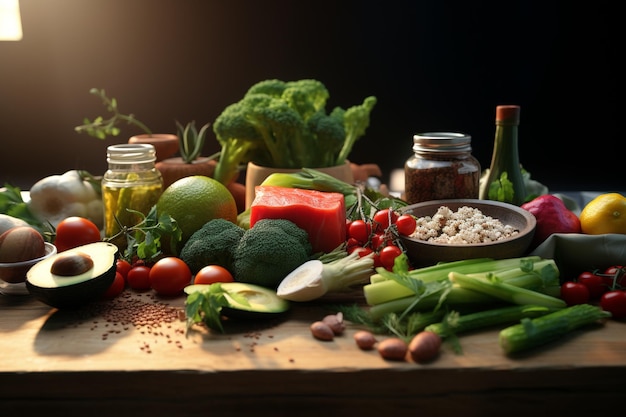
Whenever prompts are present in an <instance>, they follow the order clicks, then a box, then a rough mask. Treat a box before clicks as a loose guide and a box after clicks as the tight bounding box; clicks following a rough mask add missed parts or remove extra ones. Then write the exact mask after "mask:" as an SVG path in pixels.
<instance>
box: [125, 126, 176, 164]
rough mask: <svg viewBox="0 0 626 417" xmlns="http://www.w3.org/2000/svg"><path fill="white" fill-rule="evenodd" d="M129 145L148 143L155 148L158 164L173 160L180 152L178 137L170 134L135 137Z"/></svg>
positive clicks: (129, 140)
mask: <svg viewBox="0 0 626 417" xmlns="http://www.w3.org/2000/svg"><path fill="white" fill-rule="evenodd" d="M128 143H146V144H150V145H152V146H154V149H155V150H156V158H157V159H156V160H157V162H159V161H163V160H164V159H167V158H171V157H172V156H174V155H175V154H176V152H178V136H176V135H172V134H170V133H153V134H152V135H148V134H143V135H135V136H133V137H131V138H130V139H128Z"/></svg>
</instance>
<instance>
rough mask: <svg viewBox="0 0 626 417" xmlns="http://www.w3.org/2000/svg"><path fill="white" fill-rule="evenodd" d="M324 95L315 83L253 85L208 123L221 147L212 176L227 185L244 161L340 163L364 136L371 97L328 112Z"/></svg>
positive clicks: (284, 164) (297, 164) (312, 165)
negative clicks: (240, 97) (361, 102)
mask: <svg viewBox="0 0 626 417" xmlns="http://www.w3.org/2000/svg"><path fill="white" fill-rule="evenodd" d="M329 96H330V95H329V92H328V89H327V88H326V87H325V86H324V84H323V83H322V82H320V81H318V80H314V79H302V80H296V81H287V82H285V81H281V80H277V79H270V80H264V81H260V82H258V83H256V84H254V85H253V86H252V87H250V88H249V89H248V91H247V92H246V94H245V95H244V97H243V98H242V99H241V100H240V101H238V102H237V103H234V104H231V105H230V106H227V107H226V108H225V109H224V111H223V112H222V113H221V114H220V115H219V116H218V117H217V119H216V120H215V122H214V123H213V131H214V132H215V135H216V136H217V140H218V142H219V143H220V145H221V146H222V149H221V151H220V157H219V160H218V162H217V166H216V167H215V173H214V174H213V177H214V178H215V179H216V180H217V181H220V182H221V183H223V184H227V183H228V182H229V181H232V179H233V178H234V177H235V176H236V174H237V173H238V172H239V170H240V168H241V166H242V165H244V164H247V163H249V162H254V163H255V164H257V165H261V166H266V167H272V168H287V169H301V168H324V167H331V166H335V165H342V164H344V163H345V161H346V159H347V156H348V154H349V153H350V151H351V149H352V147H353V145H354V143H355V142H356V140H357V139H358V138H359V137H361V136H363V135H364V134H365V130H366V128H367V127H368V125H369V115H370V113H371V111H372V109H373V107H374V104H375V103H376V98H375V97H373V96H370V97H367V98H366V99H365V100H364V102H363V104H360V105H356V106H353V107H350V108H348V109H346V110H344V109H341V108H337V109H335V110H333V112H332V113H330V114H328V113H327V112H326V103H327V101H328V99H329ZM340 125H341V126H340Z"/></svg>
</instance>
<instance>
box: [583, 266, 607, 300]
mask: <svg viewBox="0 0 626 417" xmlns="http://www.w3.org/2000/svg"><path fill="white" fill-rule="evenodd" d="M577 282H580V283H581V284H583V285H584V286H585V287H587V289H588V290H589V297H590V299H591V300H597V299H599V298H600V297H601V296H602V294H604V293H605V292H606V291H607V290H608V287H607V286H606V284H605V282H604V279H603V278H602V277H601V276H600V275H596V274H594V273H593V272H590V271H583V272H581V273H580V274H579V275H578V279H577Z"/></svg>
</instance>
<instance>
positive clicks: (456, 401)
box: [0, 290, 626, 417]
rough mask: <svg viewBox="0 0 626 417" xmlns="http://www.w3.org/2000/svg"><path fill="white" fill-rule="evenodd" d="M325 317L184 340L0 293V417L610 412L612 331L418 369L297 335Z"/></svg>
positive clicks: (472, 339) (625, 335) (473, 348)
mask: <svg viewBox="0 0 626 417" xmlns="http://www.w3.org/2000/svg"><path fill="white" fill-rule="evenodd" d="M126 291H127V295H126V297H125V298H122V299H120V300H124V301H123V302H137V303H140V304H142V305H144V304H145V305H146V306H154V304H156V305H158V306H162V309H164V310H165V309H166V308H167V309H168V314H170V313H171V314H173V315H176V312H177V311H179V310H181V311H182V307H183V303H184V298H183V297H182V296H181V297H179V298H176V299H170V300H158V299H155V298H154V296H153V295H152V294H151V293H129V291H130V290H126ZM118 301H119V300H118ZM119 302H120V303H121V305H122V306H123V302H122V301H119ZM331 306H332V305H329V304H320V303H318V304H298V305H295V306H294V308H293V309H292V310H291V312H290V313H289V314H288V315H287V316H285V317H284V318H282V319H281V320H273V321H270V322H266V323H262V322H258V321H257V322H236V323H235V322H228V323H226V330H227V332H226V334H216V333H212V332H208V331H206V330H205V329H203V328H196V329H194V330H193V331H191V332H190V333H188V334H185V322H184V320H181V319H180V318H176V319H175V320H174V321H171V322H169V323H166V322H164V323H161V324H157V325H152V326H148V325H140V324H138V323H137V320H138V319H129V321H130V322H131V324H120V323H116V322H115V319H116V318H117V319H119V317H118V316H119V314H120V311H119V310H120V309H117V310H114V309H111V310H109V311H105V312H100V313H98V314H95V313H94V311H95V309H94V308H92V307H90V308H88V309H83V310H80V311H71V312H65V311H58V310H56V309H53V308H50V307H48V306H46V305H44V304H42V303H40V302H38V301H36V300H34V299H32V298H31V297H30V296H28V295H24V296H2V295H0V415H2V416H12V415H33V413H34V412H36V411H37V412H41V411H45V414H41V415H45V416H71V415H76V416H93V415H112V416H119V415H135V416H136V415H150V416H154V415H170V416H186V415H194V416H195V415H198V416H200V415H259V414H261V415H270V414H271V415H295V416H317V417H319V416H324V415H329V414H333V415H347V414H349V415H355V416H362V415H377V416H380V415H389V416H391V415H397V416H401V415H423V416H428V415H433V414H437V415H455V416H463V417H470V416H487V415H498V416H515V415H520V416H521V415H526V416H527V415H532V414H535V415H545V416H551V415H554V416H556V415H565V413H567V412H574V411H575V412H576V415H583V414H581V413H590V415H591V413H594V414H595V413H599V412H601V411H608V410H613V409H620V410H623V407H624V405H623V398H624V393H625V391H624V388H626V323H624V322H618V321H609V322H607V323H605V324H604V325H599V326H593V327H591V328H586V329H585V330H584V331H577V332H575V333H574V334H572V335H571V336H569V337H567V338H565V339H563V340H561V341H559V342H556V343H553V344H551V345H549V346H546V347H545V348H541V349H537V350H535V351H533V352H531V353H528V354H526V355H524V356H520V357H517V358H508V357H506V356H504V355H503V354H502V352H501V351H500V348H499V347H498V344H497V334H498V330H497V329H493V330H489V331H481V332H478V333H474V334H468V335H464V336H463V337H462V339H461V343H462V347H463V354H461V355H458V354H455V353H453V351H452V350H451V349H450V348H449V347H444V349H443V352H442V354H441V356H440V358H439V359H438V360H437V361H435V362H433V363H431V364H428V365H419V364H416V363H411V362H388V361H385V360H383V359H381V358H380V357H379V356H378V354H377V353H376V352H375V351H361V350H359V349H358V348H357V347H356V345H355V343H354V341H353V339H352V334H353V333H354V331H355V330H356V327H355V326H353V325H349V326H348V329H347V331H346V333H345V335H343V336H341V337H337V338H335V340H334V341H332V342H320V341H317V340H315V339H313V338H312V336H311V334H310V333H309V329H308V326H309V324H310V323H311V322H312V321H314V320H317V319H320V318H322V317H323V315H325V314H326V313H327V312H328V310H327V308H329V307H331ZM135 310H136V308H135ZM170 310H171V311H170ZM111 317H113V321H107V318H109V319H111ZM168 317H172V316H168ZM132 322H134V323H135V324H132ZM620 403H621V404H620Z"/></svg>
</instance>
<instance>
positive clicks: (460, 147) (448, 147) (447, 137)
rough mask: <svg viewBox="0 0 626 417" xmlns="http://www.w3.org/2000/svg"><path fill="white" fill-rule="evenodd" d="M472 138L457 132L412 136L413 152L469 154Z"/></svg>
mask: <svg viewBox="0 0 626 417" xmlns="http://www.w3.org/2000/svg"><path fill="white" fill-rule="evenodd" d="M471 143H472V137H471V136H470V135H466V134H464V133H457V132H428V133H419V134H417V135H414V136H413V151H415V152H471V150H472V146H471Z"/></svg>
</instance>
